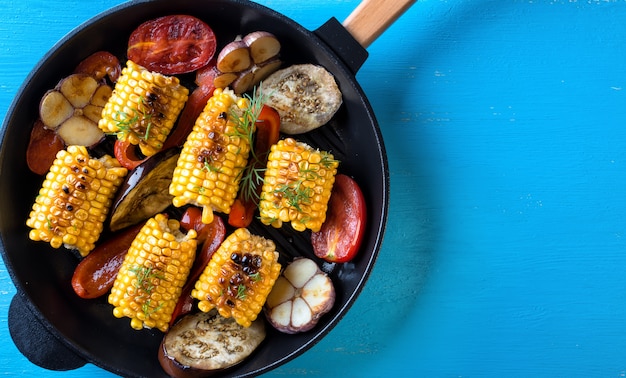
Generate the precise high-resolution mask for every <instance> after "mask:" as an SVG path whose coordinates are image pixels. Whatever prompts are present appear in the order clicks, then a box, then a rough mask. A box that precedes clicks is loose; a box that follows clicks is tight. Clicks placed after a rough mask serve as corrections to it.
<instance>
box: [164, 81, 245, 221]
mask: <svg viewBox="0 0 626 378" xmlns="http://www.w3.org/2000/svg"><path fill="white" fill-rule="evenodd" d="M249 107H250V101H249V99H247V98H242V97H239V96H237V95H235V94H234V92H232V91H231V90H222V89H216V90H215V92H214V94H213V96H212V97H211V98H210V99H209V101H208V102H207V104H206V106H205V108H204V110H203V111H202V113H201V114H200V116H199V117H198V119H197V120H196V123H195V125H194V127H193V130H192V131H191V133H190V134H189V136H188V137H187V140H186V141H185V144H184V145H183V150H182V152H181V154H180V157H179V158H178V162H177V165H176V168H175V169H174V175H173V178H172V183H171V184H170V194H171V195H172V196H174V198H173V199H172V203H173V204H174V206H176V207H180V206H184V205H186V204H193V205H196V206H198V207H202V209H203V210H202V222H203V223H207V224H208V223H211V222H212V221H213V211H218V212H221V213H224V214H228V213H230V207H231V206H232V204H233V202H234V201H235V198H236V197H237V191H238V190H239V182H240V180H241V175H242V172H243V170H244V168H245V167H246V164H247V161H248V154H249V152H250V139H251V135H252V133H253V132H254V122H253V121H252V120H251V119H250V117H249Z"/></svg>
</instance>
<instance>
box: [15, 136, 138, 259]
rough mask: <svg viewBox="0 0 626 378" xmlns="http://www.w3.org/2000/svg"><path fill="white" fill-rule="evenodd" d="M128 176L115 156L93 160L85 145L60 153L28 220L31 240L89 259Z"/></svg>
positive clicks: (72, 147) (68, 148)
mask: <svg viewBox="0 0 626 378" xmlns="http://www.w3.org/2000/svg"><path fill="white" fill-rule="evenodd" d="M127 173H128V171H127V169H126V168H123V167H120V166H119V163H118V162H117V160H116V159H115V158H113V157H111V156H108V155H105V156H103V157H102V158H100V159H94V158H91V157H90V156H89V153H88V152H87V148H86V147H84V146H69V147H67V149H65V150H61V151H59V153H58V154H57V157H56V159H55V161H54V163H53V164H52V166H51V167H50V171H49V172H48V174H47V175H46V179H45V181H44V182H43V184H42V187H41V189H40V190H39V195H38V196H37V198H36V200H35V203H34V204H33V208H32V211H31V213H30V216H29V218H28V220H27V221H26V225H27V226H28V227H30V228H32V230H31V231H30V233H29V237H30V238H31V239H32V240H35V241H45V242H49V243H50V245H51V246H52V247H53V248H59V247H61V246H65V247H66V248H68V249H76V250H78V252H79V253H80V254H81V255H82V256H86V255H87V254H89V252H91V250H92V249H93V248H94V247H95V242H96V241H97V240H98V238H99V237H100V233H101V232H102V230H103V227H104V226H103V223H104V221H105V219H106V217H107V214H108V212H109V209H110V207H111V204H112V202H113V196H114V195H115V192H116V190H117V188H118V187H119V185H120V184H121V183H122V180H123V179H124V177H125V176H126V174H127Z"/></svg>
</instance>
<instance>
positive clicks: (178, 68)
mask: <svg viewBox="0 0 626 378" xmlns="http://www.w3.org/2000/svg"><path fill="white" fill-rule="evenodd" d="M216 45H217V43H216V39H215V33H214V32H213V29H211V27H210V26H209V25H207V24H206V23H205V22H204V21H202V20H200V19H198V18H196V17H193V16H188V15H171V16H163V17H159V18H156V19H152V20H149V21H146V22H144V23H143V24H141V25H139V27H137V28H136V29H135V30H134V31H133V32H132V33H131V35H130V38H129V40H128V50H127V55H128V59H130V60H132V61H133V62H135V63H137V64H139V65H141V66H143V67H145V68H147V69H148V70H151V71H156V72H159V73H162V74H164V75H176V74H182V73H187V72H192V71H195V70H197V69H199V68H201V67H204V66H205V65H206V64H208V63H209V61H210V60H211V58H212V57H213V55H215V50H216Z"/></svg>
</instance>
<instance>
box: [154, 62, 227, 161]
mask: <svg viewBox="0 0 626 378" xmlns="http://www.w3.org/2000/svg"><path fill="white" fill-rule="evenodd" d="M214 67H215V63H214V62H211V63H209V64H208V65H206V66H204V68H201V69H200V70H198V72H196V84H197V85H198V87H197V88H196V89H194V90H193V92H191V94H190V95H189V98H188V99H187V103H185V107H184V108H183V111H182V112H181V114H180V117H179V118H178V122H177V123H176V127H174V130H172V133H171V134H170V136H168V137H167V139H166V140H165V143H164V144H163V149H164V150H166V149H168V148H170V147H178V146H182V145H183V144H184V143H185V140H187V136H188V135H189V133H190V132H191V129H193V125H194V124H195V123H196V119H198V117H199V116H200V113H202V111H203V110H204V107H205V106H206V103H207V102H208V101H209V99H210V98H211V96H213V91H215V84H213V80H214V79H215V76H216V75H217V71H215V70H214V69H213V68H214Z"/></svg>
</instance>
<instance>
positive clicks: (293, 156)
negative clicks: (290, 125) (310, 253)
mask: <svg viewBox="0 0 626 378" xmlns="http://www.w3.org/2000/svg"><path fill="white" fill-rule="evenodd" d="M338 165H339V162H338V161H337V160H335V158H334V157H333V155H332V154H331V153H329V152H326V151H319V150H316V149H313V148H312V147H311V146H309V145H307V144H305V143H302V142H298V141H296V140H295V139H292V138H286V139H283V140H280V141H279V142H278V143H276V144H275V145H273V146H272V149H271V151H270V154H269V156H268V161H267V170H266V171H265V178H264V180H263V182H264V183H263V190H262V192H261V201H260V203H259V210H260V215H261V218H260V219H261V222H262V223H263V224H266V225H272V226H274V227H276V228H279V227H282V225H283V223H290V224H291V226H292V227H293V229H294V230H296V231H304V230H306V229H307V228H308V229H310V230H312V231H319V230H320V228H321V227H322V223H324V220H325V219H326V210H327V207H328V200H329V198H330V194H331V190H332V187H333V183H334V182H335V174H336V173H337V166H338Z"/></svg>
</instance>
